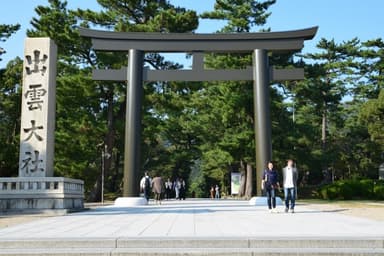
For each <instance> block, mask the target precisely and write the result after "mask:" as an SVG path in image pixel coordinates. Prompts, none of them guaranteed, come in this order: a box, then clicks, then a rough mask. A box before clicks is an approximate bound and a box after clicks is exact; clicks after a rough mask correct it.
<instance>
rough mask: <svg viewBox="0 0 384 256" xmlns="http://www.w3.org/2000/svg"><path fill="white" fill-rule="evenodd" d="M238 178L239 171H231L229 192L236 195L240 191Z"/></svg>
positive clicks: (239, 176)
mask: <svg viewBox="0 0 384 256" xmlns="http://www.w3.org/2000/svg"><path fill="white" fill-rule="evenodd" d="M240 179H241V175H240V173H239V172H232V173H231V194H232V195H238V194H239V191H240Z"/></svg>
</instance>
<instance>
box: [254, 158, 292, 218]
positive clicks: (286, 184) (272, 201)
mask: <svg viewBox="0 0 384 256" xmlns="http://www.w3.org/2000/svg"><path fill="white" fill-rule="evenodd" d="M297 179H298V171H297V168H296V167H295V166H294V163H293V160H292V159H289V160H288V161H287V165H286V166H285V167H284V168H283V188H284V197H285V212H286V213H288V212H291V213H294V212H295V201H296V193H297ZM261 189H262V190H264V191H265V194H266V196H267V203H268V209H269V211H270V212H277V210H276V190H281V187H280V184H279V177H278V172H277V171H276V169H274V168H273V163H272V162H268V164H267V168H266V169H265V170H264V172H263V176H262V179H261Z"/></svg>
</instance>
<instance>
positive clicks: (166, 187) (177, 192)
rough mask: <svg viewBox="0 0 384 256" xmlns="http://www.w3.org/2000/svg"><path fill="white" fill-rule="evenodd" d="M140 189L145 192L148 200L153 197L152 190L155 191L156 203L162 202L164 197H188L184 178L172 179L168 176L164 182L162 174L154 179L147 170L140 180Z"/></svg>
mask: <svg viewBox="0 0 384 256" xmlns="http://www.w3.org/2000/svg"><path fill="white" fill-rule="evenodd" d="M140 190H141V192H142V193H143V194H144V198H145V199H147V202H149V199H150V198H151V192H152V193H154V199H155V202H156V204H161V200H162V199H163V198H165V199H166V200H169V199H172V198H175V199H178V200H185V197H186V186H185V181H184V180H183V179H181V178H177V179H176V180H175V181H171V179H170V178H168V179H167V181H165V182H164V181H163V179H162V177H160V176H156V177H154V178H153V179H152V178H151V177H150V176H149V173H148V172H145V174H144V177H143V178H142V179H141V181H140Z"/></svg>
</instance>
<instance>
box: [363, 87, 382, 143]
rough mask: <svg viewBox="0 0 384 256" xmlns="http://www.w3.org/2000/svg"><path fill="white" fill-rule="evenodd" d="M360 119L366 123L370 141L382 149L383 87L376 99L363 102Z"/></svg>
mask: <svg viewBox="0 0 384 256" xmlns="http://www.w3.org/2000/svg"><path fill="white" fill-rule="evenodd" d="M360 120H361V121H362V122H363V123H365V124H366V125H367V127H368V132H369V134H370V135H371V139H372V141H374V142H376V143H378V144H379V145H381V146H382V147H381V148H382V149H384V89H382V90H381V91H380V94H379V96H378V98H377V99H370V100H368V101H367V102H365V103H364V104H363V106H362V108H361V111H360Z"/></svg>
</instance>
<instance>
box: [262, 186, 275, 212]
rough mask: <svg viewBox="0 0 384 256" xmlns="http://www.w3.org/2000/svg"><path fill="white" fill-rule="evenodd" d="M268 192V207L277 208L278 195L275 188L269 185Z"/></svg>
mask: <svg viewBox="0 0 384 256" xmlns="http://www.w3.org/2000/svg"><path fill="white" fill-rule="evenodd" d="M265 191H266V193H267V202H268V208H269V209H272V208H276V197H275V189H274V188H271V187H267V188H266V189H265Z"/></svg>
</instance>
